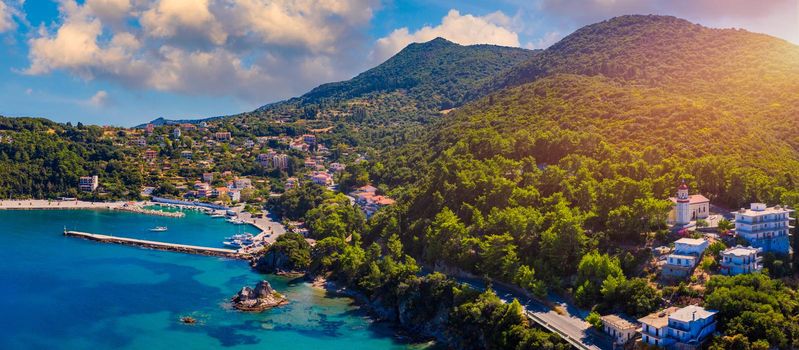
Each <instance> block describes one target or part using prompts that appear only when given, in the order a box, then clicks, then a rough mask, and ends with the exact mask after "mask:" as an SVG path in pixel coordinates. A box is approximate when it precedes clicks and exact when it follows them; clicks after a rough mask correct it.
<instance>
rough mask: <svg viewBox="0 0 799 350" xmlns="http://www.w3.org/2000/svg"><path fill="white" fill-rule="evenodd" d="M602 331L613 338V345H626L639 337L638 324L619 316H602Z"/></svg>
mask: <svg viewBox="0 0 799 350" xmlns="http://www.w3.org/2000/svg"><path fill="white" fill-rule="evenodd" d="M601 319H602V329H603V330H604V331H605V333H607V334H609V335H610V336H611V337H613V343H614V344H617V345H622V344H626V343H627V342H629V341H631V340H632V339H634V338H635V337H636V335H637V330H638V323H634V322H630V321H628V320H626V319H624V318H622V317H620V316H618V315H605V316H602V318H601Z"/></svg>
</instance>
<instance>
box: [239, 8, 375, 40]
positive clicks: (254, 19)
mask: <svg viewBox="0 0 799 350" xmlns="http://www.w3.org/2000/svg"><path fill="white" fill-rule="evenodd" d="M373 2H374V1H372V0H353V1H337V0H321V1H317V0H277V1H273V0H235V1H234V3H235V5H234V6H233V13H234V15H233V18H235V19H236V21H235V22H236V23H238V27H237V29H238V30H239V31H252V32H253V33H255V34H257V35H258V36H259V38H260V39H262V40H264V41H265V42H268V43H274V44H281V45H288V46H305V47H307V48H310V49H312V50H314V51H335V50H336V45H337V44H338V43H337V40H338V39H340V38H341V37H343V36H345V35H346V34H347V32H348V31H349V30H351V29H352V27H353V26H354V27H359V26H362V25H365V24H368V22H369V20H370V19H371V18H372V8H373V7H374V6H375V5H374V4H373Z"/></svg>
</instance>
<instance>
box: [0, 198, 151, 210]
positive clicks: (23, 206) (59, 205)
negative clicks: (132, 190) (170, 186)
mask: <svg viewBox="0 0 799 350" xmlns="http://www.w3.org/2000/svg"><path fill="white" fill-rule="evenodd" d="M125 203H128V202H123V201H115V202H87V201H80V200H75V201H60V200H46V199H26V200H0V210H64V209H66V210H68V209H100V210H114V209H116V208H121V207H122V206H123V205H124V204H125ZM137 203H143V202H137Z"/></svg>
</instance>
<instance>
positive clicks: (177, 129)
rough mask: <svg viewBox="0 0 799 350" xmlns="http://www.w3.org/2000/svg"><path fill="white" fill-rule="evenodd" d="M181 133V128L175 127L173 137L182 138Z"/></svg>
mask: <svg viewBox="0 0 799 350" xmlns="http://www.w3.org/2000/svg"><path fill="white" fill-rule="evenodd" d="M180 134H181V133H180V128H175V129H174V130H172V137H173V138H175V139H179V138H180Z"/></svg>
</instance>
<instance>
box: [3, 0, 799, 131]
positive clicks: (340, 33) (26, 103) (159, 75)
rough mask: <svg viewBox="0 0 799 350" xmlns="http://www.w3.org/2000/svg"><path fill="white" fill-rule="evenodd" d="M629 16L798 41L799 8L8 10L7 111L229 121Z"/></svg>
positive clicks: (412, 2) (196, 2)
mask: <svg viewBox="0 0 799 350" xmlns="http://www.w3.org/2000/svg"><path fill="white" fill-rule="evenodd" d="M625 14H662V15H674V16H678V17H682V18H685V19H688V20H690V21H692V22H695V23H700V24H703V25H705V26H709V27H718V28H743V29H747V30H750V31H754V32H759V33H765V34H769V35H773V36H776V37H779V38H782V39H785V40H788V41H790V42H792V43H794V44H798V43H799V0H758V1H750V0H472V1H445V0H426V1H424V0H406V1H399V0H80V1H78V0H0V45H2V48H3V50H2V55H0V115H5V116H33V117H45V118H48V119H52V120H55V121H59V122H67V121H70V122H73V123H76V122H83V123H89V124H100V125H118V126H133V125H137V124H140V123H144V122H146V121H149V120H152V119H155V118H158V117H165V118H168V119H196V118H202V117H211V116H218V115H229V114H235V113H239V112H245V111H251V110H253V109H255V108H257V107H259V106H262V105H264V104H267V103H271V102H275V101H279V100H282V99H285V98H289V97H293V96H298V95H301V94H303V93H304V92H307V91H308V90H310V89H311V88H313V87H315V86H317V85H319V84H322V83H326V82H331V81H339V80H346V79H349V78H352V77H353V76H355V75H357V74H358V73H360V72H362V71H364V70H366V69H369V68H371V67H374V66H376V65H378V64H379V63H380V62H383V61H384V60H385V59H387V58H389V57H391V56H392V55H394V54H396V53H397V52H399V51H400V50H401V49H402V48H403V47H405V46H406V45H408V44H409V43H412V42H424V41H428V40H431V39H434V38H435V37H444V38H446V39H449V40H451V41H454V42H456V43H459V44H463V45H471V44H496V45H504V46H517V47H523V48H528V49H537V48H546V47H548V46H550V45H552V44H554V43H556V42H557V41H558V40H560V39H562V38H563V37H564V36H566V35H568V34H570V33H571V32H573V31H574V30H576V29H579V28H580V27H582V26H584V25H588V24H591V23H595V22H599V21H602V20H605V19H608V18H611V17H614V16H619V15H625Z"/></svg>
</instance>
